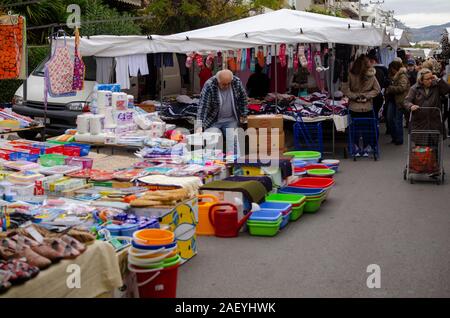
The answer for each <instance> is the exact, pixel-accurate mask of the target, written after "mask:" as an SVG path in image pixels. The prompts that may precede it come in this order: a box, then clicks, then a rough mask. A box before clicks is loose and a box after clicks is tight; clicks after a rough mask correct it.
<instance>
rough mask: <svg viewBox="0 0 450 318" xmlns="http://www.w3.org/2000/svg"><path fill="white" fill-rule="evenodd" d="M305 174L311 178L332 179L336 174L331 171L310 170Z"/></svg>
mask: <svg viewBox="0 0 450 318" xmlns="http://www.w3.org/2000/svg"><path fill="white" fill-rule="evenodd" d="M306 173H307V174H308V176H313V177H329V178H332V177H333V176H334V175H335V174H336V171H334V170H332V169H312V170H307V171H306Z"/></svg>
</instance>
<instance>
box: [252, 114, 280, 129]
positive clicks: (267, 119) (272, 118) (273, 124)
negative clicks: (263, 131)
mask: <svg viewBox="0 0 450 318" xmlns="http://www.w3.org/2000/svg"><path fill="white" fill-rule="evenodd" d="M247 127H248V128H267V129H272V128H278V129H279V130H280V131H283V129H284V125H283V115H250V116H248V117H247Z"/></svg>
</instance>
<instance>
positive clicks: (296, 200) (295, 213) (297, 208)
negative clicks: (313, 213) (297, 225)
mask: <svg viewBox="0 0 450 318" xmlns="http://www.w3.org/2000/svg"><path fill="white" fill-rule="evenodd" d="M266 202H278V203H279V202H282V203H288V204H291V205H292V212H291V216H290V218H289V219H290V220H291V221H296V220H298V219H299V218H300V217H301V216H302V215H303V210H304V207H305V203H306V197H305V196H304V195H301V194H284V193H274V194H270V195H268V196H267V197H266Z"/></svg>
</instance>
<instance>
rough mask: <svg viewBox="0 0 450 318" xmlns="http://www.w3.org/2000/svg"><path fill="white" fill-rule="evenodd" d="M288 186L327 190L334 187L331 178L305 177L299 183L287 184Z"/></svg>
mask: <svg viewBox="0 0 450 318" xmlns="http://www.w3.org/2000/svg"><path fill="white" fill-rule="evenodd" d="M289 186H290V187H299V188H311V189H328V188H331V187H332V186H334V180H333V179H331V178H315V177H305V178H303V179H300V180H299V181H296V182H294V183H291V184H289Z"/></svg>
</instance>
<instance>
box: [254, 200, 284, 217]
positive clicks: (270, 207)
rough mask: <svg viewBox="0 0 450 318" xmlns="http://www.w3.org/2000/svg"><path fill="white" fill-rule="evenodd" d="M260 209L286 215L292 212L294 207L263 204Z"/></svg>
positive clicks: (274, 203) (273, 203)
mask: <svg viewBox="0 0 450 318" xmlns="http://www.w3.org/2000/svg"><path fill="white" fill-rule="evenodd" d="M259 207H260V208H261V210H275V211H280V212H281V214H283V215H286V214H288V213H290V212H291V211H292V205H290V204H289V203H278V202H263V203H261V204H260V205H259Z"/></svg>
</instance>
